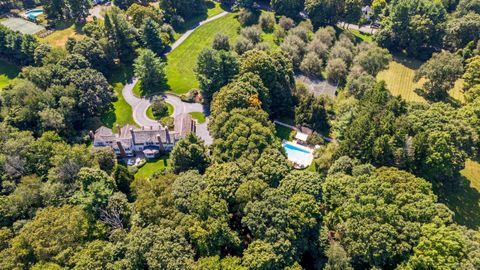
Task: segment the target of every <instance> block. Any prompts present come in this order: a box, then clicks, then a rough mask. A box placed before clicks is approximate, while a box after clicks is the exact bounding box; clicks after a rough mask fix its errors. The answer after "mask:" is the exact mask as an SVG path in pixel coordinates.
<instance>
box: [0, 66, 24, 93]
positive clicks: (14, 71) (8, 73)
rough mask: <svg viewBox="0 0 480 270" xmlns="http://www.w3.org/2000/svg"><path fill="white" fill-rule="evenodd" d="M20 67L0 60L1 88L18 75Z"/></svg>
mask: <svg viewBox="0 0 480 270" xmlns="http://www.w3.org/2000/svg"><path fill="white" fill-rule="evenodd" d="M18 73H20V69H18V68H17V67H16V66H14V65H12V64H10V63H7V62H5V61H3V60H0V90H2V89H3V88H4V87H5V86H7V85H8V84H9V83H10V81H11V80H13V79H14V78H15V77H17V75H18Z"/></svg>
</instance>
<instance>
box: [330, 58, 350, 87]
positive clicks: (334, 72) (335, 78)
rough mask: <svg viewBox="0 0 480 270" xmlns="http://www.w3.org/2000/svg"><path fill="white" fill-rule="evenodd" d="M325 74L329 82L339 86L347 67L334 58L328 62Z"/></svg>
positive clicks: (345, 74) (341, 61)
mask: <svg viewBox="0 0 480 270" xmlns="http://www.w3.org/2000/svg"><path fill="white" fill-rule="evenodd" d="M326 72H327V79H328V80H329V81H330V82H333V83H339V84H341V83H343V82H344V81H345V77H346V76H347V65H346V64H345V62H344V61H343V60H342V59H340V58H334V59H331V60H330V61H328V64H327V68H326Z"/></svg>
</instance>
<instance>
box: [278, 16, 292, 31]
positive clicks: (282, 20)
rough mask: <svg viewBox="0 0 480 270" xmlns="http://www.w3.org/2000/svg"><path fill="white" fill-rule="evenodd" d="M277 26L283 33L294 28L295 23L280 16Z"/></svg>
mask: <svg viewBox="0 0 480 270" xmlns="http://www.w3.org/2000/svg"><path fill="white" fill-rule="evenodd" d="M278 25H280V27H281V28H283V29H284V30H285V31H288V30H290V29H292V28H293V27H295V22H294V21H293V20H292V19H290V18H287V17H285V16H282V17H281V18H280V20H279V22H278Z"/></svg>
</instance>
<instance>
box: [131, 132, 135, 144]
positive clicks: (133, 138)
mask: <svg viewBox="0 0 480 270" xmlns="http://www.w3.org/2000/svg"><path fill="white" fill-rule="evenodd" d="M130 135H132V141H133V144H135V133H134V132H133V128H130Z"/></svg>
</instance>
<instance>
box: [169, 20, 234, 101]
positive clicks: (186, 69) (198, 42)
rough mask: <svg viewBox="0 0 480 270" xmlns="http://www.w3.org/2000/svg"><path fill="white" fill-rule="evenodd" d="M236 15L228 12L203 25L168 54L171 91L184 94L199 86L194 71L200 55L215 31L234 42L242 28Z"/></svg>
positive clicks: (209, 44)
mask: <svg viewBox="0 0 480 270" xmlns="http://www.w3.org/2000/svg"><path fill="white" fill-rule="evenodd" d="M235 16H236V15H235V14H228V15H226V16H224V17H222V18H220V19H218V20H215V21H212V22H209V23H207V24H205V25H203V26H202V27H200V28H198V29H197V30H196V31H194V32H193V33H192V35H190V36H189V37H188V38H187V40H185V42H183V43H182V44H181V45H180V46H179V47H178V48H176V49H175V50H174V51H173V52H172V53H170V54H169V55H168V57H167V58H168V59H167V68H166V72H167V79H168V85H169V88H170V91H172V92H174V93H176V94H184V93H186V92H188V90H190V89H192V88H198V81H197V79H196V78H195V72H194V68H195V66H196V64H197V58H198V55H199V54H200V52H201V51H202V49H203V48H206V47H211V45H212V42H213V39H214V37H215V33H223V34H225V35H228V36H229V37H230V42H231V43H232V44H233V43H234V41H235V39H236V37H237V36H238V32H237V31H238V29H239V28H240V23H239V22H238V21H237V19H236V18H235Z"/></svg>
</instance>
